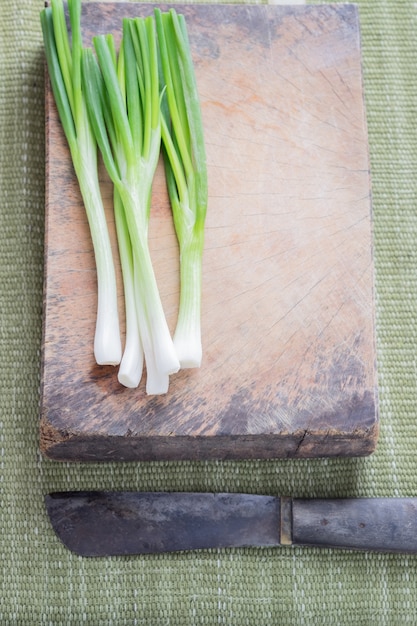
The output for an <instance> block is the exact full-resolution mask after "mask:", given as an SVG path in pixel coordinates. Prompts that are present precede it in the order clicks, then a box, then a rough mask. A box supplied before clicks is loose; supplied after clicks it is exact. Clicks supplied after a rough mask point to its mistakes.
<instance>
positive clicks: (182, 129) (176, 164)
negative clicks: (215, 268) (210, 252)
mask: <svg viewBox="0 0 417 626" xmlns="http://www.w3.org/2000/svg"><path fill="white" fill-rule="evenodd" d="M155 19H156V24H157V32H158V40H159V49H160V57H161V65H162V69H163V100H162V115H161V129H162V141H163V146H164V150H163V154H164V162H165V171H166V179H167V187H168V193H169V198H170V202H171V207H172V212H173V218H174V226H175V230H176V234H177V238H178V242H179V248H180V284H181V291H180V304H179V312H178V320H177V326H176V329H175V333H174V345H175V349H176V352H177V355H178V358H179V361H180V364H181V367H182V368H188V367H199V366H200V364H201V359H202V346H201V323H200V317H201V284H202V257H203V246H204V224H205V218H206V211H207V195H208V192H207V167H206V154H205V143H204V135H203V123H202V116H201V109H200V101H199V97H198V92H197V85H196V79H195V73H194V67H193V62H192V57H191V51H190V45H189V41H188V34H187V28H186V23H185V19H184V16H183V15H179V14H177V13H176V11H175V10H174V9H171V10H170V11H169V12H167V13H161V11H160V10H159V9H156V10H155Z"/></svg>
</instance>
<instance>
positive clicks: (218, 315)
mask: <svg viewBox="0 0 417 626" xmlns="http://www.w3.org/2000/svg"><path fill="white" fill-rule="evenodd" d="M162 8H166V7H165V6H164V7H162ZM177 10H179V11H182V12H183V13H184V14H185V16H186V19H187V24H188V29H189V36H190V40H191V45H192V50H193V54H194V60H195V67H196V73H197V81H198V86H199V92H200V97H201V104H202V110H203V118H204V126H205V135H206V144H207V157H208V170H209V208H208V215H207V228H206V244H205V253H204V272H203V312H202V334H203V350H204V356H203V363H202V367H201V368H200V369H198V370H186V371H181V372H179V373H178V374H176V375H174V376H172V377H171V384H170V390H169V393H168V394H167V395H165V396H158V397H149V396H146V394H145V390H144V382H142V383H141V385H140V387H139V388H138V389H136V390H130V389H126V388H123V387H121V386H120V385H119V383H118V381H117V369H116V368H114V367H109V366H107V367H103V366H101V367H100V366H97V365H95V362H94V358H93V352H92V347H93V334H94V324H95V308H96V274H95V267H94V261H93V253H92V247H91V242H90V236H89V230H88V227H87V221H86V217H85V214H84V209H83V206H82V203H81V199H80V194H79V191H78V187H77V183H76V180H75V178H74V174H73V170H72V165H71V162H70V159H69V153H68V149H67V146H66V143H65V140H64V137H63V133H62V131H61V127H60V124H59V121H58V118H57V113H56V109H55V105H54V103H53V100H52V97H51V93H50V89H49V83H48V81H47V85H46V108H47V121H46V130H47V197H46V247H45V267H46V272H45V296H44V340H43V376H42V408H41V420H40V441H41V449H42V452H43V453H44V454H45V455H46V456H47V457H49V458H51V459H57V460H70V461H71V460H74V461H123V460H126V461H132V460H150V459H157V460H159V459H165V460H166V459H168V460H171V459H245V458H274V457H275V458H279V457H281V458H283V457H318V456H357V455H366V454H369V453H371V452H372V451H373V450H374V448H375V445H376V440H377V434H378V415H377V408H376V407H377V404H376V374H375V342H374V292H373V279H374V272H373V253H372V217H371V195H370V176H369V159H368V143H367V131H366V118H365V110H364V100H363V88H362V70H361V49H360V33H359V24H358V13H357V9H356V7H355V6H354V5H349V4H337V5H336V4H335V5H322V6H261V5H252V6H241V5H238V6H236V5H229V6H227V5H226V6H225V5H195V6H193V5H185V6H180V7H178V5H177ZM151 11H152V7H150V6H149V5H138V4H90V3H89V4H85V5H84V7H83V17H82V28H83V32H84V35H85V43H86V44H88V45H90V42H91V36H92V34H93V33H106V32H113V33H114V34H115V36H116V38H117V40H119V36H120V25H121V20H122V17H124V16H134V15H145V14H148V13H149V12H151ZM102 187H103V194H104V198H105V202H106V210H107V211H108V219H109V224H110V228H111V233H112V237H113V241H114V228H113V226H114V225H113V218H112V205H111V196H112V189H111V185H110V184H109V181H108V179H107V177H106V175H105V173H104V172H103V173H102ZM150 246H151V251H152V256H153V260H154V266H155V271H156V275H157V279H158V284H159V287H160V292H161V297H162V300H163V304H164V307H165V311H166V314H167V318H168V322H169V325H170V328H171V329H172V330H173V328H174V326H175V320H176V313H177V306H178V287H179V284H178V283H179V276H178V250H177V244H176V240H175V235H174V232H173V228H172V220H171V217H170V209H169V203H168V200H167V194H166V189H165V180H164V175H163V170H162V168H161V167H160V168H159V170H158V173H157V176H156V179H155V185H154V192H153V200H152V215H151V227H150ZM119 278H120V275H119ZM119 285H120V312H121V317H122V331H123V332H124V327H123V324H124V321H123V295H122V289H121V280H119Z"/></svg>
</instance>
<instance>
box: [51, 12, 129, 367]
mask: <svg viewBox="0 0 417 626" xmlns="http://www.w3.org/2000/svg"><path fill="white" fill-rule="evenodd" d="M68 10H69V17H70V26H71V38H70V33H69V32H68V29H67V26H66V21H65V14H64V8H63V3H62V0H52V1H51V6H50V7H47V8H45V9H43V10H42V11H41V16H40V18H41V26H42V33H43V39H44V44H45V54H46V60H47V65H48V71H49V77H50V80H51V86H52V91H53V94H54V98H55V102H56V105H57V110H58V114H59V117H60V120H61V124H62V127H63V130H64V133H65V136H66V139H67V142H68V146H69V149H70V153H71V158H72V163H73V165H74V170H75V174H76V176H77V179H78V182H79V186H80V191H81V194H82V198H83V202H84V205H85V210H86V214H87V219H88V223H89V227H90V232H91V238H92V242H93V248H94V254H95V260H96V268H97V286H98V302H97V319H96V330H95V338H94V355H95V359H96V361H97V363H99V364H111V365H116V364H118V363H119V362H120V359H121V353H122V350H121V341H120V333H119V318H118V308H117V289H116V278H115V270H114V264H113V256H112V251H111V245H110V238H109V234H108V229H107V223H106V218H105V213H104V208H103V203H102V198H101V194H100V187H99V180H98V172H97V144H96V140H95V137H94V134H93V132H92V128H91V125H90V120H89V117H88V113H87V107H86V102H85V93H84V89H83V86H82V80H81V56H82V41H81V29H80V16H81V0H68Z"/></svg>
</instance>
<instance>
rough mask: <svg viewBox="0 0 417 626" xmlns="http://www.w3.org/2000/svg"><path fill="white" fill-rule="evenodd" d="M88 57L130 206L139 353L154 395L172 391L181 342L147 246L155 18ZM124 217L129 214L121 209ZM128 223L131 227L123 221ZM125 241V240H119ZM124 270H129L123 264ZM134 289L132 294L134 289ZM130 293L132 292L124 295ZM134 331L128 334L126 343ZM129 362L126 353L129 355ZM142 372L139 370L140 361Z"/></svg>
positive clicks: (126, 26)
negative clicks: (174, 336) (117, 43)
mask: <svg viewBox="0 0 417 626" xmlns="http://www.w3.org/2000/svg"><path fill="white" fill-rule="evenodd" d="M93 43H94V49H95V52H96V57H97V60H96V58H95V56H94V55H93V51H92V50H91V49H84V50H83V56H82V75H83V85H84V88H85V91H86V98H87V106H88V111H89V114H90V119H91V122H92V127H93V129H94V134H95V137H96V140H97V143H98V145H99V147H100V150H101V153H102V156H103V162H104V164H105V167H106V169H107V171H108V174H109V176H110V178H111V180H112V181H113V184H114V187H115V201H116V202H115V204H116V208H117V210H118V212H120V213H122V212H123V220H124V222H123V221H122V219H120V220H119V224H121V225H122V227H121V231H122V232H123V233H124V234H123V235H122V237H123V240H124V241H130V249H131V261H130V262H129V261H128V262H127V263H126V267H127V268H128V269H127V273H128V277H127V278H126V279H124V286H125V292H126V290H127V293H128V297H129V298H130V299H131V300H132V301H135V303H136V314H137V324H138V328H139V335H140V342H137V341H136V340H135V341H136V343H137V346H138V350H139V352H138V354H137V358H136V359H135V358H134V357H132V355H133V354H134V353H135V349H134V347H129V346H128V345H127V343H126V346H125V353H126V351H127V350H128V349H129V352H130V357H129V361H130V362H131V363H132V364H134V363H136V364H137V363H138V361H139V360H140V358H141V355H142V349H143V354H144V357H145V362H146V371H147V381H146V391H147V393H148V394H158V393H166V392H167V390H168V385H169V375H170V374H172V373H175V372H177V371H178V370H179V367H180V363H179V361H178V358H177V355H176V352H175V349H174V344H173V341H172V338H171V335H170V332H169V328H168V325H167V322H166V319H165V315H164V312H163V308H162V303H161V299H160V295H159V291H158V287H157V283H156V278H155V275H154V271H153V267H152V262H151V256H150V252H149V247H148V224H149V213H150V201H151V190H152V182H153V178H154V174H155V170H156V166H157V163H158V159H159V155H160V149H161V115H160V95H159V72H158V53H157V40H156V31H155V23H154V20H153V19H152V17H148V18H135V19H124V20H123V39H122V43H121V48H120V52H119V57H118V59H116V53H115V46H114V41H113V37H112V36H111V35H108V36H98V37H95V38H94V39H93ZM120 217H122V216H120ZM123 224H124V226H123ZM120 245H123V244H122V243H121V242H120V239H119V247H120ZM122 271H123V273H124V274H125V269H123V268H122ZM130 290H131V293H130ZM125 295H126V294H125ZM127 341H128V337H127V338H126V342H127ZM122 365H123V360H122ZM122 369H123V376H122V378H121V377H120V372H119V380H120V381H121V382H123V384H128V386H134V385H135V375H134V373H132V374H130V373H129V368H126V370H125V369H124V367H123V368H122V367H121V370H122ZM133 370H135V367H133ZM136 371H138V369H137V368H136Z"/></svg>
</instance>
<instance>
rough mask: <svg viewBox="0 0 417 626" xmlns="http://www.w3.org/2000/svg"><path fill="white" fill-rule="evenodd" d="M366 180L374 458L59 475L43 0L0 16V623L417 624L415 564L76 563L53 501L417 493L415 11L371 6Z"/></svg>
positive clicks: (208, 556) (250, 558)
mask: <svg viewBox="0 0 417 626" xmlns="http://www.w3.org/2000/svg"><path fill="white" fill-rule="evenodd" d="M358 4H359V7H360V18H361V24H362V40H363V62H364V84H365V95H366V107H367V117H368V128H369V143H370V158H371V167H372V179H373V207H374V230H375V262H376V297H377V350H378V369H379V395H380V419H381V433H380V439H379V445H378V448H377V450H376V452H375V453H374V454H373V455H372V456H371V457H369V458H366V459H333V460H329V459H319V460H312V461H311V460H309V461H285V462H284V461H263V462H260V461H259V462H257V461H251V462H243V461H242V462H176V463H164V462H161V463H156V462H152V463H127V464H110V465H107V464H106V465H104V464H102V465H100V464H93V465H89V464H66V463H54V462H51V461H47V460H45V459H43V458H41V456H40V454H39V451H38V414H39V385H40V347H41V330H42V282H43V229H44V107H43V94H44V73H43V46H42V41H41V32H40V26H39V11H40V10H41V8H42V6H43V2H42V0H27V1H25V2H22V1H17V2H13V3H9V2H2V3H1V4H0V31H1V36H0V58H1V61H2V80H1V81H0V146H1V150H0V181H1V182H0V184H1V205H0V280H1V290H0V306H1V326H0V347H1V359H2V368H1V371H0V394H1V401H0V497H1V508H0V553H1V564H0V585H1V587H0V623H1V624H2V625H4V626H13V625H19V624H21V625H22V626H31V625H32V624H33V625H36V626H41V625H42V626H43V625H51V626H52V625H53V626H56V625H61V624H62V625H77V626H79V625H80V624H88V625H91V626H100V625H102V624H103V625H111V624H114V625H117V626H119V625H128V624H129V625H130V624H132V625H133V624H141V625H142V624H143V625H159V624H161V625H162V624H178V625H185V624H228V625H230V626H231V625H233V624H236V625H239V626H244V625H245V624H248V625H253V624H255V623H263V624H279V625H282V626H286V625H290V624H293V625H295V624H306V625H309V626H313V625H315V624H317V625H318V624H320V625H324V624H329V625H332V626H333V625H335V624H338V625H344V624H349V625H350V624H351V625H364V626H365V625H371V624H378V625H379V626H383V625H386V626H394V625H396V624H398V625H401V624H415V623H416V621H417V593H416V592H417V557H412V556H405V555H381V554H371V553H359V552H358V553H352V552H342V551H339V550H333V551H332V550H319V549H301V548H285V549H284V548H283V549H263V550H260V549H236V550H222V551H216V550H212V551H204V552H201V553H181V554H177V555H160V556H146V557H128V558H121V557H117V558H108V559H82V558H80V557H77V556H75V555H73V554H71V553H70V552H69V551H67V550H66V549H65V548H64V547H63V546H62V545H61V544H60V543H59V542H58V540H57V539H56V537H55V535H54V533H53V531H52V529H51V527H50V524H49V521H48V519H47V516H46V513H45V509H44V504H43V496H44V494H45V493H47V492H49V491H52V490H67V489H71V490H73V489H101V488H103V489H137V490H180V491H186V490H196V491H228V490H230V491H244V492H249V493H266V494H280V493H284V494H291V495H293V496H307V497H319V496H322V497H333V496H335V497H343V496H394V497H395V496H413V495H414V496H415V495H417V455H416V451H417V425H416V423H417V420H416V404H417V382H416V381H417V357H416V354H417V331H416V326H417V313H416V311H417V251H416V237H417V210H416V202H417V176H416V174H415V172H416V170H417V128H416V114H417V86H416V85H417V80H416V79H417V46H416V39H415V32H416V29H417V5H416V3H415V2H413V1H412V0H398V1H397V2H393V1H392V0H379V2H374V1H373V0H361V1H360V2H359V3H358Z"/></svg>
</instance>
